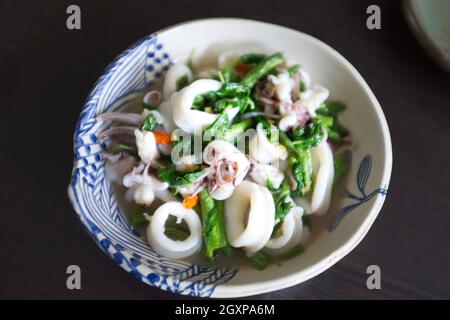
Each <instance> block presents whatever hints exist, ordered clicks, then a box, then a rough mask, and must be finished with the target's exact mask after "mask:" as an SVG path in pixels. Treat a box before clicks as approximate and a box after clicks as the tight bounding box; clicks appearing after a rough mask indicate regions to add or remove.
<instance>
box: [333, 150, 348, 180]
mask: <svg viewBox="0 0 450 320" xmlns="http://www.w3.org/2000/svg"><path fill="white" fill-rule="evenodd" d="M333 163H334V180H333V185H334V186H335V185H336V184H337V183H338V182H339V181H340V180H341V179H342V177H344V176H345V175H346V174H347V172H348V171H349V170H350V164H349V163H348V162H347V161H346V160H345V159H344V157H343V156H342V155H339V154H337V155H335V156H334V157H333Z"/></svg>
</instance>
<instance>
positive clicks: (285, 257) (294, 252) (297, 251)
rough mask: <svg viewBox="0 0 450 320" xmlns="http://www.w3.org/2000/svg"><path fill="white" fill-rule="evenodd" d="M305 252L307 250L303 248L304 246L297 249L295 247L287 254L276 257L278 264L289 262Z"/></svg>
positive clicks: (298, 246) (297, 246) (299, 245)
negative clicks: (284, 261)
mask: <svg viewBox="0 0 450 320" xmlns="http://www.w3.org/2000/svg"><path fill="white" fill-rule="evenodd" d="M303 251H305V248H304V247H303V245H301V244H298V245H296V246H295V247H293V248H292V249H291V250H289V251H288V252H286V253H285V254H282V255H280V256H277V257H275V259H276V260H277V261H278V262H281V261H283V260H289V259H292V258H294V257H296V256H298V255H299V254H300V253H302V252H303Z"/></svg>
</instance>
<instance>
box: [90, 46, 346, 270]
mask: <svg viewBox="0 0 450 320" xmlns="http://www.w3.org/2000/svg"><path fill="white" fill-rule="evenodd" d="M329 94H330V92H329V90H328V89H326V88H324V87H323V86H320V85H313V84H312V80H311V77H310V75H309V74H308V73H307V72H306V71H305V69H304V68H303V67H302V66H300V65H299V64H295V63H289V62H288V61H287V60H286V59H285V58H284V55H283V54H282V53H281V52H277V53H274V54H271V55H266V54H261V53H258V52H257V53H254V52H251V53H245V54H241V53H239V52H238V51H236V50H233V51H226V52H223V53H221V54H220V55H219V56H218V59H217V65H216V66H215V68H208V69H200V70H197V69H194V68H193V67H192V64H191V63H189V61H188V62H187V63H186V64H182V63H175V64H173V65H172V66H171V67H170V68H169V69H168V71H167V74H166V75H165V78H164V81H163V83H162V86H161V87H160V88H157V87H154V88H152V89H151V90H150V91H149V92H148V93H147V94H146V95H145V96H144V97H143V99H142V102H141V106H142V112H141V113H124V112H108V113H103V114H101V115H100V116H99V119H100V120H102V121H110V122H113V123H114V126H112V127H110V128H108V129H107V130H105V131H103V132H101V133H100V134H99V136H98V138H99V139H100V140H102V141H105V142H106V143H107V145H108V148H107V152H105V153H104V158H105V159H106V160H107V162H108V176H109V177H110V179H112V180H113V181H116V182H118V183H120V184H122V185H123V186H124V187H125V188H127V191H126V195H125V198H126V199H127V201H129V202H134V203H135V205H136V206H137V207H136V208H135V209H134V213H133V214H132V216H131V217H130V219H131V223H132V224H133V225H134V226H135V227H136V228H145V229H146V231H145V234H146V237H147V240H148V242H149V244H150V246H151V247H152V248H153V249H154V250H155V251H156V252H157V253H159V254H160V255H162V256H164V257H167V258H171V259H184V258H187V257H190V256H192V255H199V256H201V257H203V258H204V259H206V260H208V261H216V260H217V259H218V258H219V257H222V259H227V257H229V256H230V255H232V254H233V252H235V251H242V252H243V253H244V254H245V255H246V256H247V257H248V258H249V260H250V261H251V262H252V263H253V264H254V265H255V266H256V267H257V268H259V269H264V268H265V267H266V266H267V264H268V263H270V262H274V261H281V260H283V259H289V258H291V257H293V256H295V255H297V254H299V253H301V252H302V251H303V250H304V245H305V244H306V241H307V239H308V237H309V234H310V232H311V221H310V219H309V218H310V216H311V215H317V216H321V215H324V214H326V213H327V212H328V211H329V208H330V203H331V198H332V191H333V188H334V187H335V186H336V184H337V182H338V181H339V180H340V179H341V178H342V177H343V176H344V175H345V174H346V172H347V171H348V168H349V159H350V152H351V149H352V147H353V143H352V140H351V139H350V136H349V131H348V130H347V129H346V128H345V127H344V126H343V125H341V124H340V122H339V120H338V114H339V112H341V111H342V110H344V109H345V105H344V103H342V102H339V101H331V100H329V99H328V98H329Z"/></svg>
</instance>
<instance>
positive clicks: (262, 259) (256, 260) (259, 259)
mask: <svg viewBox="0 0 450 320" xmlns="http://www.w3.org/2000/svg"><path fill="white" fill-rule="evenodd" d="M303 251H304V247H303V245H301V244H298V245H296V246H295V247H293V248H292V249H290V250H289V251H288V252H286V253H284V254H282V255H279V256H268V255H266V254H264V253H263V252H261V251H258V252H256V253H255V254H254V255H252V256H251V257H250V261H251V263H252V264H253V265H254V266H255V267H256V268H257V269H259V270H264V269H265V268H266V267H267V266H268V265H269V264H271V263H281V262H283V261H286V260H289V259H292V258H294V257H296V256H297V255H299V254H301V253H302V252H303Z"/></svg>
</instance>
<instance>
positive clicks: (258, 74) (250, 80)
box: [241, 52, 284, 89]
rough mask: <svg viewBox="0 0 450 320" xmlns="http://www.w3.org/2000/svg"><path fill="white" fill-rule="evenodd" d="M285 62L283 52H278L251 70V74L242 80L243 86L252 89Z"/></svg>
mask: <svg viewBox="0 0 450 320" xmlns="http://www.w3.org/2000/svg"><path fill="white" fill-rule="evenodd" d="M283 62H284V57H283V54H282V53H281V52H277V53H275V54H273V55H271V56H269V57H267V58H265V59H263V60H262V61H261V62H259V63H258V64H257V65H256V66H254V67H253V69H252V70H250V72H249V73H247V75H246V76H245V77H244V79H242V81H241V83H242V85H243V86H245V87H247V88H249V89H252V88H253V87H254V86H255V84H256V83H257V82H258V81H259V80H260V79H261V78H263V77H264V76H265V75H267V73H268V72H269V71H270V70H271V69H273V68H275V67H276V66H277V65H279V64H281V63H283Z"/></svg>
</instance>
